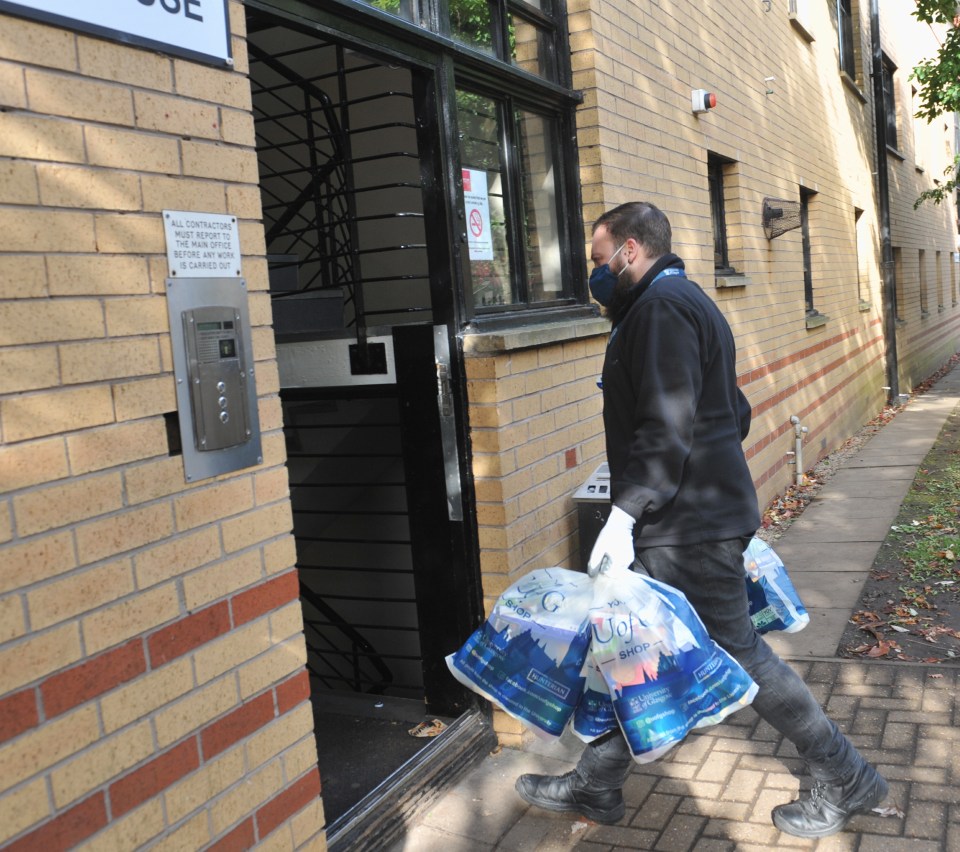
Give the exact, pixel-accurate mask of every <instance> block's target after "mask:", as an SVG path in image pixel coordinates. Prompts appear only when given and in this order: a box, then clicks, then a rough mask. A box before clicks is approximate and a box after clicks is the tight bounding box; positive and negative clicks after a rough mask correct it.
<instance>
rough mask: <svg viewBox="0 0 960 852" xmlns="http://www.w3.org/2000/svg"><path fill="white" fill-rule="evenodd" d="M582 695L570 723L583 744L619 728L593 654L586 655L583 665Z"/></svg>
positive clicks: (608, 691)
mask: <svg viewBox="0 0 960 852" xmlns="http://www.w3.org/2000/svg"><path fill="white" fill-rule="evenodd" d="M583 676H584V686H583V695H581V696H580V702H579V703H578V704H577V708H576V710H574V713H573V719H572V721H571V723H570V725H571V728H572V730H573V732H574V733H575V734H576V735H577V736H578V737H579V738H580V739H581V740H583V742H585V743H589V742H592V741H593V740H595V739H597V738H598V737H602V736H603V735H604V734H606V733H609V732H610V731H615V730H616V729H617V728H618V727H619V724H620V723H619V722H617V714H616V713H615V712H614V710H613V701H612V700H611V698H610V690H609V689H608V688H607V683H606V681H605V680H604V679H603V675H602V674H600V669H599V668H598V667H597V663H596V661H595V660H594V659H593V654H587V659H586V660H585V661H584V663H583Z"/></svg>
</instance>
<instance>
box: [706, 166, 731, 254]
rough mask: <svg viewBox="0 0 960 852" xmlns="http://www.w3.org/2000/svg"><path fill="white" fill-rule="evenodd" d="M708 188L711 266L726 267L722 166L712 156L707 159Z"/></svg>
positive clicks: (725, 227)
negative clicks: (711, 248)
mask: <svg viewBox="0 0 960 852" xmlns="http://www.w3.org/2000/svg"><path fill="white" fill-rule="evenodd" d="M707 183H708V186H709V188H710V218H711V219H712V220H713V266H714V269H726V268H727V225H726V216H725V211H724V206H723V166H722V165H721V164H720V162H719V161H717V160H715V159H714V158H712V157H711V158H709V159H708V161H707Z"/></svg>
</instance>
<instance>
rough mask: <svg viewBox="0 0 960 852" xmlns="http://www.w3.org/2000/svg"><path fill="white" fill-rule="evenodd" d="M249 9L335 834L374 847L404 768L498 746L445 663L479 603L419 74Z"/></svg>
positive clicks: (315, 695)
mask: <svg viewBox="0 0 960 852" xmlns="http://www.w3.org/2000/svg"><path fill="white" fill-rule="evenodd" d="M245 8H246V14H247V19H248V53H249V56H250V78H251V88H252V93H253V104H254V116H255V123H256V131H257V157H258V162H259V168H260V178H261V184H260V186H261V196H262V203H263V214H264V229H265V233H266V238H267V253H268V261H269V271H270V290H271V297H272V304H273V315H274V332H275V340H276V346H277V360H278V364H279V370H280V385H281V391H280V396H281V402H282V409H283V422H284V434H285V438H286V449H287V456H288V469H289V475H290V489H291V501H292V505H293V514H294V535H295V538H296V543H297V566H298V570H299V573H300V585H301V601H302V605H303V613H304V623H305V632H306V639H307V647H308V660H307V664H308V669H309V672H310V676H311V699H312V702H313V706H314V715H315V724H316V730H317V744H318V753H319V763H320V773H321V779H322V783H323V798H324V809H325V812H326V814H327V818H328V821H329V823H330V824H329V826H328V842H329V843H330V846H331V848H333V849H335V848H337V847H338V846H341V847H342V848H360V847H358V846H357V844H358V843H360V845H361V846H362V848H379V847H378V846H376V845H364V844H369V843H370V842H371V841H370V838H371V837H373V836H374V835H378V834H379V835H380V836H381V839H382V836H386V835H385V834H384V830H383V826H384V825H387V824H388V822H389V819H390V818H391V813H392V812H396V811H402V810H403V807H404V804H403V795H404V791H406V792H408V793H409V792H410V791H414V792H415V791H416V786H417V780H416V779H417V776H418V773H419V775H420V776H422V778H423V779H424V780H425V782H426V781H429V782H430V783H431V784H434V785H435V784H436V782H437V778H438V777H439V776H441V775H443V773H444V772H447V771H452V769H451V770H445V769H443V768H442V767H440V763H442V762H443V760H446V761H447V762H448V763H449V764H450V766H451V767H453V766H454V765H456V766H457V767H462V766H463V765H465V764H468V763H469V760H470V759H471V755H472V754H474V753H475V754H477V755H479V754H483V753H486V751H487V750H488V749H489V748H490V746H491V744H492V742H493V736H492V733H491V732H490V731H489V725H488V722H487V720H486V717H485V716H484V715H483V713H481V712H480V711H479V710H478V704H477V702H476V700H475V697H474V696H473V695H472V694H471V693H469V692H467V691H466V690H465V689H464V688H463V687H462V686H461V685H460V684H459V683H457V681H456V680H455V679H454V678H452V677H451V676H450V674H449V672H448V671H447V668H446V665H445V663H444V659H443V658H444V656H445V655H446V654H449V653H451V652H452V651H454V650H456V648H457V647H458V646H459V644H460V643H461V642H462V641H463V639H464V638H465V637H466V635H468V634H469V632H470V630H472V628H473V627H474V626H476V623H477V622H478V619H479V617H480V613H481V612H482V608H481V601H480V592H479V574H478V565H477V559H476V556H475V549H476V545H475V543H472V542H473V540H472V538H471V537H470V536H469V535H468V534H467V533H466V532H465V530H467V529H470V528H472V526H473V523H474V522H473V518H472V517H471V516H470V510H469V505H470V500H469V499H464V494H463V493H461V479H460V471H461V469H462V461H461V452H460V445H459V442H458V429H457V423H458V421H459V422H460V423H461V424H462V423H463V412H462V411H461V410H458V407H457V406H458V403H457V401H456V400H457V399H458V398H459V399H462V395H458V394H457V393H456V387H455V381H456V378H455V377H456V376H457V375H461V374H462V371H461V370H460V369H459V365H458V364H457V363H456V361H455V360H454V359H456V358H457V357H458V353H457V350H456V347H455V346H454V347H451V345H450V342H451V338H450V332H449V328H450V327H451V326H450V324H451V323H452V317H450V316H449V311H451V310H452V305H453V302H454V299H453V298H452V295H451V294H449V293H447V292H443V291H442V288H440V285H439V284H438V281H441V280H442V281H449V280H450V272H449V269H444V268H443V263H444V260H443V259H444V258H447V257H448V255H449V244H447V245H440V246H437V245H436V240H437V239H438V237H439V239H440V240H441V241H442V240H443V239H444V238H443V236H442V232H444V231H445V230H446V229H438V228H436V227H432V224H431V223H432V222H433V221H435V220H436V219H437V218H438V217H439V219H445V217H446V213H445V212H444V210H445V206H446V205H445V202H444V196H443V193H442V191H441V187H440V181H438V179H437V162H436V160H437V157H436V149H437V145H438V143H437V140H435V139H433V138H432V137H431V135H430V134H431V133H436V132H437V131H436V127H437V126H438V122H437V121H436V118H435V116H432V115H431V114H432V112H433V111H435V110H436V105H435V103H434V102H433V101H432V95H431V92H432V91H433V89H434V83H433V79H432V77H431V76H430V75H431V74H432V73H433V72H432V70H431V69H429V68H417V67H415V66H413V65H409V66H407V65H404V64H402V63H398V62H397V61H396V60H395V59H394V58H391V59H390V60H389V61H387V60H385V59H383V58H380V57H378V56H376V55H375V54H373V53H371V52H369V50H368V48H366V47H362V48H361V47H360V46H358V45H357V44H350V43H348V42H347V41H345V40H338V39H336V38H334V37H332V36H330V35H328V34H325V33H324V32H323V31H321V30H320V29H319V28H318V27H317V26H316V25H315V24H311V23H310V22H306V21H302V20H297V19H293V18H291V17H290V16H289V15H288V14H287V15H282V16H281V14H279V13H278V12H276V11H274V10H271V9H270V8H269V4H268V3H264V2H250V3H248V4H247V5H246V6H245ZM318 14H319V13H318ZM431 128H433V129H431ZM432 242H433V243H434V244H433V245H432V244H431V243H432ZM447 262H448V261H447ZM466 496H467V497H469V494H467V495H466ZM465 506H466V507H467V508H466V511H465ZM433 718H437V719H440V720H441V722H442V724H443V725H444V726H445V730H444V732H443V733H442V734H441V735H440V736H438V737H435V738H417V737H413V736H411V735H410V734H409V733H408V732H409V731H410V730H411V729H413V728H414V727H415V726H416V725H417V724H418V723H420V722H422V721H425V720H432V719H433ZM456 742H459V743H460V745H459V746H457V747H454V746H453V744H454V743H456ZM438 755H440V756H442V759H441V757H438ZM438 761H439V763H438ZM428 767H429V769H428ZM391 809H393V811H391ZM378 826H379V828H378Z"/></svg>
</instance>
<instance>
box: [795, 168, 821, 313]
mask: <svg viewBox="0 0 960 852" xmlns="http://www.w3.org/2000/svg"><path fill="white" fill-rule="evenodd" d="M816 194H817V193H816V192H815V191H814V190H812V189H808V188H807V187H805V186H801V187H800V235H801V247H802V251H803V303H804V309H805V311H806V315H807V316H808V317H816V316H820V311H818V310H817V308H816V306H815V305H814V301H813V251H812V249H811V245H810V199H811V198H813V197H814V196H815V195H816Z"/></svg>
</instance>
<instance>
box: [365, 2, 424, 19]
mask: <svg viewBox="0 0 960 852" xmlns="http://www.w3.org/2000/svg"><path fill="white" fill-rule="evenodd" d="M360 2H361V3H366V4H367V5H368V6H373V8H374V9H379V10H380V11H381V12H389V13H390V14H391V15H396V16H397V17H398V18H403V19H404V20H405V21H412V20H413V0H360Z"/></svg>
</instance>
